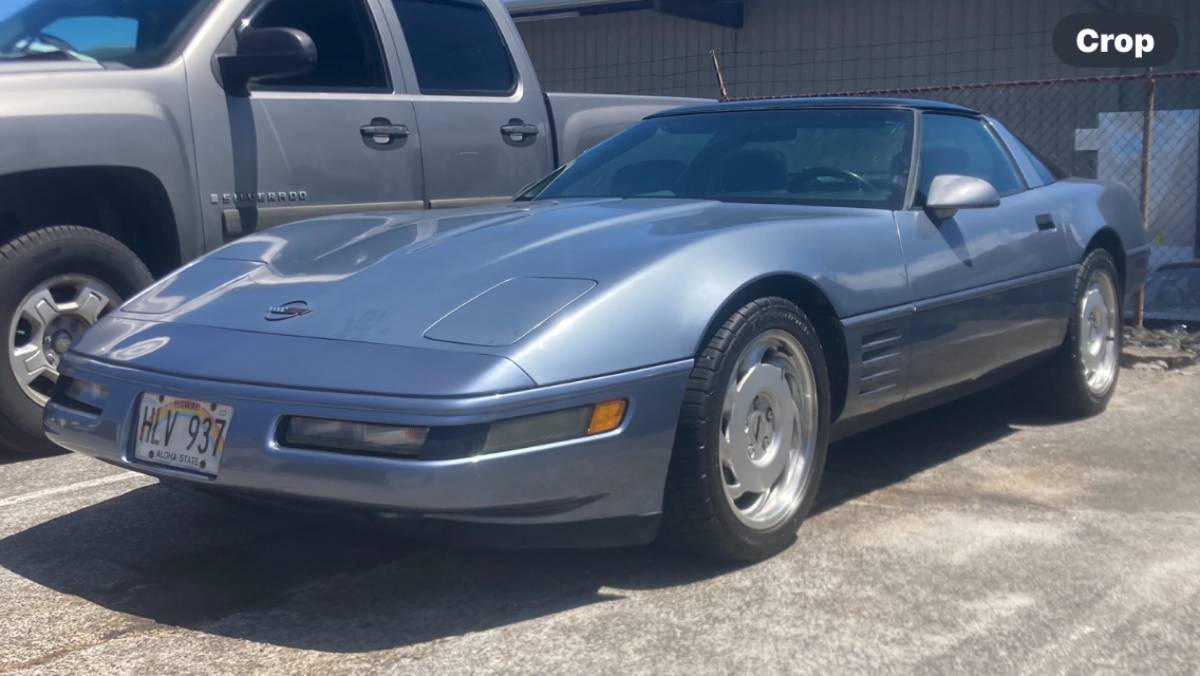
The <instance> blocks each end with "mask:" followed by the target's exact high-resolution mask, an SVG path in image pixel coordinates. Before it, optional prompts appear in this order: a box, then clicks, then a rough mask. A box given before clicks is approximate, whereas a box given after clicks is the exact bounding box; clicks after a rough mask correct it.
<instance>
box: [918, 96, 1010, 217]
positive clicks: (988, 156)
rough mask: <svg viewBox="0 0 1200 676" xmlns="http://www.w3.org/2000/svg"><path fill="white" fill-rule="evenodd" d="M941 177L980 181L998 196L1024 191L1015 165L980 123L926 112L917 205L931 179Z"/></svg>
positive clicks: (972, 118)
mask: <svg viewBox="0 0 1200 676" xmlns="http://www.w3.org/2000/svg"><path fill="white" fill-rule="evenodd" d="M943 174H958V175H960V176H973V177H975V178H982V179H983V180H985V181H987V182H989V183H991V184H992V186H994V187H995V188H996V192H997V193H999V194H1000V196H1001V197H1005V196H1007V195H1013V194H1016V193H1018V192H1021V191H1022V190H1024V189H1025V184H1024V183H1023V182H1022V180H1021V177H1020V175H1019V174H1018V173H1017V167H1016V165H1015V164H1013V161H1012V159H1011V158H1010V157H1009V156H1008V154H1007V153H1006V152H1004V149H1003V148H1001V147H1000V142H999V141H998V140H997V139H996V136H995V135H994V134H993V133H992V132H991V130H990V129H988V128H987V127H986V126H985V125H984V123H983V121H982V120H979V119H978V118H974V117H966V116H963V115H941V114H936V113H926V114H925V126H924V129H923V131H922V140H921V172H920V179H919V181H918V183H917V200H918V204H922V203H924V200H925V195H927V194H928V193H929V186H930V185H931V184H932V183H933V179H935V178H937V177H938V176H941V175H943Z"/></svg>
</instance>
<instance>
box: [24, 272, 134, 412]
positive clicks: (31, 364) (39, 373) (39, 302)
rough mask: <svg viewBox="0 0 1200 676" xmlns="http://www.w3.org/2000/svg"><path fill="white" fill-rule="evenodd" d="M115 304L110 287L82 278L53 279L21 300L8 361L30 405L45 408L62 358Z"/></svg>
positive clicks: (95, 280) (92, 279)
mask: <svg viewBox="0 0 1200 676" xmlns="http://www.w3.org/2000/svg"><path fill="white" fill-rule="evenodd" d="M120 302H121V299H120V297H119V296H118V295H117V293H116V291H113V289H112V287H111V286H109V285H108V284H105V283H104V282H102V281H100V280H99V279H96V278H95V277H92V276H91V275H82V274H69V275H59V276H57V277H53V278H51V279H49V280H47V281H46V282H44V283H42V284H41V285H39V286H38V287H37V288H35V289H34V290H33V291H31V292H29V294H28V295H27V296H25V299H24V300H22V301H21V304H20V305H18V306H17V312H16V315H15V316H14V317H13V320H12V324H11V326H10V327H9V331H8V361H9V365H10V366H11V367H12V373H13V377H15V378H16V379H17V383H18V384H19V385H20V386H21V390H22V391H24V392H25V394H26V395H27V396H28V397H29V398H30V399H32V400H33V402H34V403H36V404H37V405H39V406H44V405H45V404H46V401H47V400H49V398H50V391H51V389H52V388H53V387H54V383H55V381H57V380H58V364H59V362H60V361H61V360H62V356H63V355H64V354H66V352H67V350H69V349H70V348H71V345H73V344H75V341H77V340H79V337H80V336H82V335H83V332H84V331H86V330H87V328H88V327H89V326H91V325H92V324H95V323H96V321H97V320H98V319H100V317H101V316H102V315H103V314H104V313H106V312H108V311H109V310H111V309H113V308H115V307H116V306H117V305H118V304H119V303H120Z"/></svg>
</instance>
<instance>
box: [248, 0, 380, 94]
mask: <svg viewBox="0 0 1200 676" xmlns="http://www.w3.org/2000/svg"><path fill="white" fill-rule="evenodd" d="M250 23H251V25H252V26H254V27H255V28H295V29H297V30H301V31H304V32H305V33H307V34H308V36H309V37H311V38H312V39H313V42H314V43H315V44H316V45H317V67H316V68H315V69H314V70H313V71H312V72H311V73H306V74H304V75H297V76H295V77H287V78H275V79H271V80H263V81H262V82H261V83H260V84H258V85H254V86H252V87H251V88H252V89H257V88H261V87H263V86H266V87H286V88H288V89H305V90H320V91H329V90H358V91H383V90H390V85H389V82H388V76H387V68H386V66H384V60H383V49H382V47H381V46H380V44H379V34H378V32H377V31H376V29H375V22H374V20H372V19H371V12H370V10H369V9H368V8H367V6H366V3H365V2H364V0H321V1H320V2H312V1H311V0H272V2H270V3H268V4H267V5H266V6H264V7H263V8H262V9H261V10H259V11H258V12H257V13H255V15H254V18H253V19H252V20H251V22H250Z"/></svg>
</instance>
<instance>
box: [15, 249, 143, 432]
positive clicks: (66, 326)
mask: <svg viewBox="0 0 1200 676" xmlns="http://www.w3.org/2000/svg"><path fill="white" fill-rule="evenodd" d="M151 281H152V278H151V276H150V271H149V270H147V269H146V266H145V264H143V263H142V261H141V259H139V258H138V257H137V255H136V254H134V253H133V252H132V251H130V250H129V249H128V248H127V247H125V245H123V244H121V243H120V242H118V241H117V240H115V239H113V238H112V237H109V236H108V235H105V234H103V233H101V232H98V231H96V230H92V229H90V228H82V227H78V226H55V227H49V228H43V229H41V230H34V231H33V232H30V233H26V234H24V235H22V236H20V237H18V238H16V239H14V240H12V241H10V242H8V243H7V244H4V245H2V246H0V326H3V327H4V328H5V330H6V331H7V334H6V342H5V347H6V350H7V352H8V368H7V369H6V370H7V373H0V448H3V449H6V450H9V451H13V452H16V453H23V454H27V455H44V454H48V453H56V452H60V451H61V450H62V449H59V448H58V447H56V446H54V445H53V444H51V443H50V441H49V440H47V439H46V437H45V435H44V434H43V433H42V407H43V406H45V404H46V401H47V399H48V398H49V395H50V392H51V390H52V389H53V387H54V383H55V381H57V380H58V365H59V362H60V360H61V359H62V356H63V354H65V353H66V351H67V350H68V349H70V347H71V345H72V344H73V343H74V342H76V341H77V340H78V339H79V337H80V336H82V335H83V332H84V331H86V330H87V328H88V327H89V326H91V325H92V324H94V323H96V320H98V319H99V318H100V317H101V316H103V315H104V314H105V313H107V312H109V311H110V310H112V309H113V308H115V307H117V306H118V305H120V303H121V299H122V298H128V297H130V296H132V295H133V294H134V293H137V292H138V291H140V290H141V289H142V288H144V287H145V286H147V285H149V284H150V282H151Z"/></svg>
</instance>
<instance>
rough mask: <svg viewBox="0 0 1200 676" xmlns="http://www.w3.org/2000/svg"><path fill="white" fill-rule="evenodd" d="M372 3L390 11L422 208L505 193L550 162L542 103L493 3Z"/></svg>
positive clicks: (517, 41) (511, 29)
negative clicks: (416, 147)
mask: <svg viewBox="0 0 1200 676" xmlns="http://www.w3.org/2000/svg"><path fill="white" fill-rule="evenodd" d="M379 1H380V3H381V4H382V5H385V6H390V8H391V9H392V10H393V12H394V14H393V16H392V17H391V18H392V21H393V23H392V34H393V38H394V40H395V44H396V47H397V51H398V52H399V54H400V58H401V60H402V62H403V63H404V67H405V73H406V82H408V83H409V97H408V98H409V100H411V101H412V103H413V105H414V106H415V107H416V112H417V124H418V126H419V127H420V132H421V138H422V147H423V152H424V167H425V193H426V196H427V198H428V200H429V203H430V205H431V206H433V207H451V206H469V205H474V204H481V203H488V202H499V201H505V200H509V199H512V197H513V195H515V194H516V192H517V191H518V190H520V189H521V188H522V187H524V186H526V185H528V184H530V183H532V182H534V181H536V180H538V179H539V178H541V177H543V176H545V175H546V174H548V173H549V172H550V171H551V170H553V169H554V159H553V156H554V151H553V145H552V144H553V142H554V139H553V131H552V129H551V128H550V126H549V124H550V123H549V119H548V117H549V114H548V112H547V108H546V102H545V99H544V97H543V95H542V91H541V87H540V86H539V84H538V82H537V79H536V78H535V77H534V75H533V67H532V64H531V63H530V61H529V56H528V55H527V54H526V52H525V49H524V46H523V43H522V42H521V37H520V34H519V33H517V31H516V28H515V26H514V25H513V22H512V19H511V18H510V17H509V16H508V12H507V11H506V10H504V9H503V6H502V5H500V4H499V3H498V2H494V1H493V0H488V1H486V2H485V1H484V0H453V1H448V0H379Z"/></svg>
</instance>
